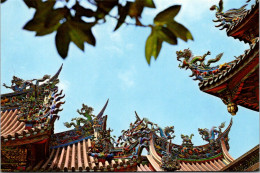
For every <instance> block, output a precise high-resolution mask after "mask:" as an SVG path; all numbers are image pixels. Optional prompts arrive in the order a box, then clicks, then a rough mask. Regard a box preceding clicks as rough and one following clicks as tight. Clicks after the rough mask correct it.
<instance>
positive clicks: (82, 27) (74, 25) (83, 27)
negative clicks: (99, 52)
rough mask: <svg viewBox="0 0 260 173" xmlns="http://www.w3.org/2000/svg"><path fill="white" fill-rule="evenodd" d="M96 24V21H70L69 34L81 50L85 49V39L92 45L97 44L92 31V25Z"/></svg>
mask: <svg viewBox="0 0 260 173" xmlns="http://www.w3.org/2000/svg"><path fill="white" fill-rule="evenodd" d="M94 24H95V23H85V22H84V21H80V22H78V21H77V22H76V21H69V27H70V31H69V35H70V38H71V41H72V42H73V43H75V44H76V45H77V46H78V48H80V49H81V50H84V42H85V41H86V42H87V43H89V44H90V45H93V46H95V44H96V39H95V37H94V35H93V33H92V31H91V27H92V26H94Z"/></svg>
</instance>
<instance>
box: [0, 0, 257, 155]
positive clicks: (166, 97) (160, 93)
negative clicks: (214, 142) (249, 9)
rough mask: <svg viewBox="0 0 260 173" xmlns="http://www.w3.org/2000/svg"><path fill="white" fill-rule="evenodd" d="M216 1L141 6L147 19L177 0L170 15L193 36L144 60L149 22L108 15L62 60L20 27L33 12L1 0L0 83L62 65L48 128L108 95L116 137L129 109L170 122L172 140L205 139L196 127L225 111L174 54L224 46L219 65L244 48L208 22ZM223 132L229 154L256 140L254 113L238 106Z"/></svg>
mask: <svg viewBox="0 0 260 173" xmlns="http://www.w3.org/2000/svg"><path fill="white" fill-rule="evenodd" d="M245 1H246V0H240V1H237V0H224V9H225V10H228V9H231V8H238V7H241V6H242V5H243V4H244V3H245ZM216 3H218V1H216V0H210V1H209V0H198V1H194V0H181V1H177V0H175V1H171V0H169V1H166V0H163V1H159V0H158V1H155V4H156V7H157V9H156V10H150V9H145V10H144V15H143V17H142V22H143V23H144V24H149V23H151V22H152V19H153V16H155V14H156V13H157V12H159V11H161V10H163V9H165V8H167V7H168V6H169V5H174V4H181V5H182V8H181V11H180V13H179V14H178V15H177V17H176V18H175V19H176V21H179V22H180V23H182V24H183V25H184V26H186V27H187V28H188V29H189V30H190V31H191V33H192V35H193V37H194V41H189V42H188V43H186V42H183V41H181V40H178V41H179V43H178V45H177V46H171V45H168V44H167V43H163V47H162V50H161V52H160V54H159V57H158V59H157V60H156V61H154V60H152V61H151V65H150V66H148V64H147V63H146V60H145V57H144V47H145V41H146V38H147V37H148V35H149V34H150V28H139V27H135V26H125V25H123V26H122V27H121V28H120V29H119V30H118V31H116V32H113V29H114V27H115V25H116V21H115V20H114V19H108V22H107V23H106V24H104V25H99V26H95V27H94V29H93V32H94V35H95V37H96V40H97V44H96V47H92V46H89V45H87V44H85V52H82V51H81V50H79V49H78V48H77V47H76V46H75V45H74V44H72V43H71V44H70V49H69V54H68V57H67V59H66V60H62V59H61V58H60V57H59V55H58V53H57V51H56V48H55V41H54V37H55V34H50V35H48V36H44V37H35V36H34V35H35V34H34V33H33V32H28V31H25V30H22V27H23V26H24V24H25V23H26V22H27V21H28V20H29V19H31V18H32V16H33V14H34V10H32V9H28V8H27V7H26V6H25V5H24V4H23V3H22V1H19V0H9V1H7V2H6V3H4V4H3V5H1V84H3V83H6V84H7V85H10V81H11V79H12V76H13V75H16V76H18V77H20V78H23V79H33V78H41V77H42V76H43V75H44V74H50V75H53V74H55V73H56V71H57V70H58V68H59V67H60V65H61V64H62V63H63V70H62V72H61V74H60V81H61V83H60V84H59V85H60V88H63V89H64V93H65V94H66V97H65V100H66V103H65V105H63V108H64V110H63V111H62V112H61V113H60V119H59V120H58V121H57V122H56V124H55V132H61V131H64V130H67V128H66V127H65V126H64V125H63V123H64V122H66V121H70V119H71V118H73V117H76V116H78V114H77V113H76V110H77V109H80V108H81V105H82V103H85V104H87V105H89V106H92V107H93V108H94V113H95V114H97V113H98V112H99V111H100V110H101V109H102V107H103V105H104V104H105V102H106V100H107V99H108V98H109V99H110V101H109V104H108V107H107V109H106V112H105V113H106V114H107V115H108V117H109V118H108V126H109V127H111V128H112V129H114V131H113V134H114V135H116V136H118V135H119V134H120V132H121V130H123V129H128V127H129V124H130V122H133V121H134V120H135V114H134V111H137V112H138V114H139V116H140V117H147V118H148V119H149V120H151V121H153V122H156V123H157V124H158V125H160V126H162V127H165V126H170V125H174V126H175V135H176V137H175V139H174V140H173V142H174V143H177V144H181V142H182V140H181V137H180V135H181V134H187V135H190V134H191V133H194V134H195V136H194V137H193V140H192V141H193V143H194V145H202V144H205V143H206V142H205V141H203V140H202V139H201V137H200V136H199V134H198V131H197V129H198V128H208V129H209V128H211V127H212V126H219V125H220V124H221V123H222V122H224V121H225V122H226V125H228V123H229V121H230V119H231V115H230V114H229V113H228V112H227V109H226V105H224V104H223V102H222V101H221V100H220V99H219V98H217V97H213V96H211V95H208V94H206V93H203V92H201V91H200V90H199V87H198V81H193V80H192V79H191V78H190V77H189V75H190V74H191V72H190V71H185V70H183V69H179V68H178V64H179V62H178V61H177V60H176V54H175V52H176V51H177V50H183V49H185V48H190V49H191V50H192V51H193V54H195V55H202V54H204V53H206V52H207V51H208V50H210V51H211V55H210V56H209V57H215V56H216V55H217V54H219V53H221V52H224V55H223V58H222V59H221V61H220V63H224V62H228V61H231V60H233V59H234V56H239V55H240V54H242V53H243V52H244V50H245V49H247V48H248V47H249V46H248V45H246V44H244V43H243V42H240V41H238V40H235V39H233V38H231V37H227V35H226V32H225V31H220V30H219V29H217V28H215V27H214V25H215V23H214V22H212V19H214V17H215V14H214V12H212V11H210V10H209V8H210V6H212V5H213V4H216ZM7 92H10V90H7V89H5V88H4V87H2V86H1V93H7ZM229 137H230V154H231V155H232V156H233V157H234V158H237V157H239V156H240V155H242V154H243V153H245V152H247V151H248V150H250V149H251V148H252V147H254V146H255V145H257V144H259V113H258V112H254V111H251V110H248V109H245V108H243V107H239V111H238V113H237V115H236V116H235V117H233V127H232V128H231V131H230V136H229Z"/></svg>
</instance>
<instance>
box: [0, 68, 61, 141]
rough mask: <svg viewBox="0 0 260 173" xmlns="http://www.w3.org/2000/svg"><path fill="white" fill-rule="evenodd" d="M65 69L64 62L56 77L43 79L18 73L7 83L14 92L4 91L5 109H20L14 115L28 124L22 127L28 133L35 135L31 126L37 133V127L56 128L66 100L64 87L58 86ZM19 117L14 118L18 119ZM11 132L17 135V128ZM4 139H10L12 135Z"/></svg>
mask: <svg viewBox="0 0 260 173" xmlns="http://www.w3.org/2000/svg"><path fill="white" fill-rule="evenodd" d="M61 69H62V65H61V67H60V69H59V70H58V72H57V73H56V74H55V75H54V76H53V77H52V78H51V77H50V75H44V76H43V77H42V78H40V79H33V80H23V79H20V78H18V77H15V76H14V77H13V80H12V85H11V86H10V87H8V86H6V85H5V84H4V86H5V87H7V88H10V89H12V90H13V91H14V92H13V93H9V94H3V95H1V99H3V100H4V102H1V111H3V112H4V111H9V110H16V112H17V115H15V117H12V118H14V119H15V120H16V121H17V124H20V125H23V124H24V125H25V127H24V129H21V130H25V131H24V133H25V136H26V137H28V136H31V135H30V134H29V133H27V132H26V131H28V130H29V131H28V132H30V133H33V134H37V133H36V131H40V132H46V133H47V132H48V133H49V132H51V131H52V130H53V126H54V122H55V120H56V119H57V118H59V116H58V112H60V111H62V110H63V109H60V106H61V105H62V104H64V103H65V101H61V100H62V99H63V98H64V97H65V94H63V95H62V90H61V91H60V92H58V86H57V84H58V83H59V79H58V76H59V73H60V71H61ZM34 81H35V83H33V82H34ZM28 86H29V88H28ZM9 118H10V117H9ZM15 120H13V121H12V122H16V121H15ZM18 122H19V123H18ZM17 129H18V128H17ZM2 130H4V129H2ZM9 131H10V130H9ZM11 133H15V137H16V136H17V135H16V131H10V135H8V136H12V135H11ZM17 134H18V133H17ZM23 137H24V136H23V135H20V136H19V135H18V138H19V139H22V138H23ZM12 140H15V138H13V139H12ZM3 141H4V142H7V141H8V139H7V138H6V139H4V140H3Z"/></svg>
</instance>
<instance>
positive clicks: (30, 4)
mask: <svg viewBox="0 0 260 173" xmlns="http://www.w3.org/2000/svg"><path fill="white" fill-rule="evenodd" d="M23 1H24V3H25V4H26V5H27V7H28V8H37V6H38V5H37V4H39V3H41V0H33V1H32V0H23Z"/></svg>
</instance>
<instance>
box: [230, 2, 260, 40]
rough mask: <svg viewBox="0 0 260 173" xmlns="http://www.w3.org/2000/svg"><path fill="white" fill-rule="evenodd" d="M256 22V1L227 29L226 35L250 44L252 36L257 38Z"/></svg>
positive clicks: (257, 25) (257, 28) (257, 12)
mask: <svg viewBox="0 0 260 173" xmlns="http://www.w3.org/2000/svg"><path fill="white" fill-rule="evenodd" d="M256 21H259V1H258V0H256V3H255V4H253V5H252V6H251V9H250V10H248V11H247V12H246V13H245V14H244V15H243V16H242V17H240V18H239V19H238V20H236V22H234V23H233V24H232V25H231V26H230V27H229V28H228V29H227V35H228V36H232V37H234V38H235V39H239V40H240V41H244V42H245V43H250V44H251V43H252V39H254V36H257V37H258V36H259V35H258V33H259V32H258V30H259V22H256ZM251 35H253V37H251Z"/></svg>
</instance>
